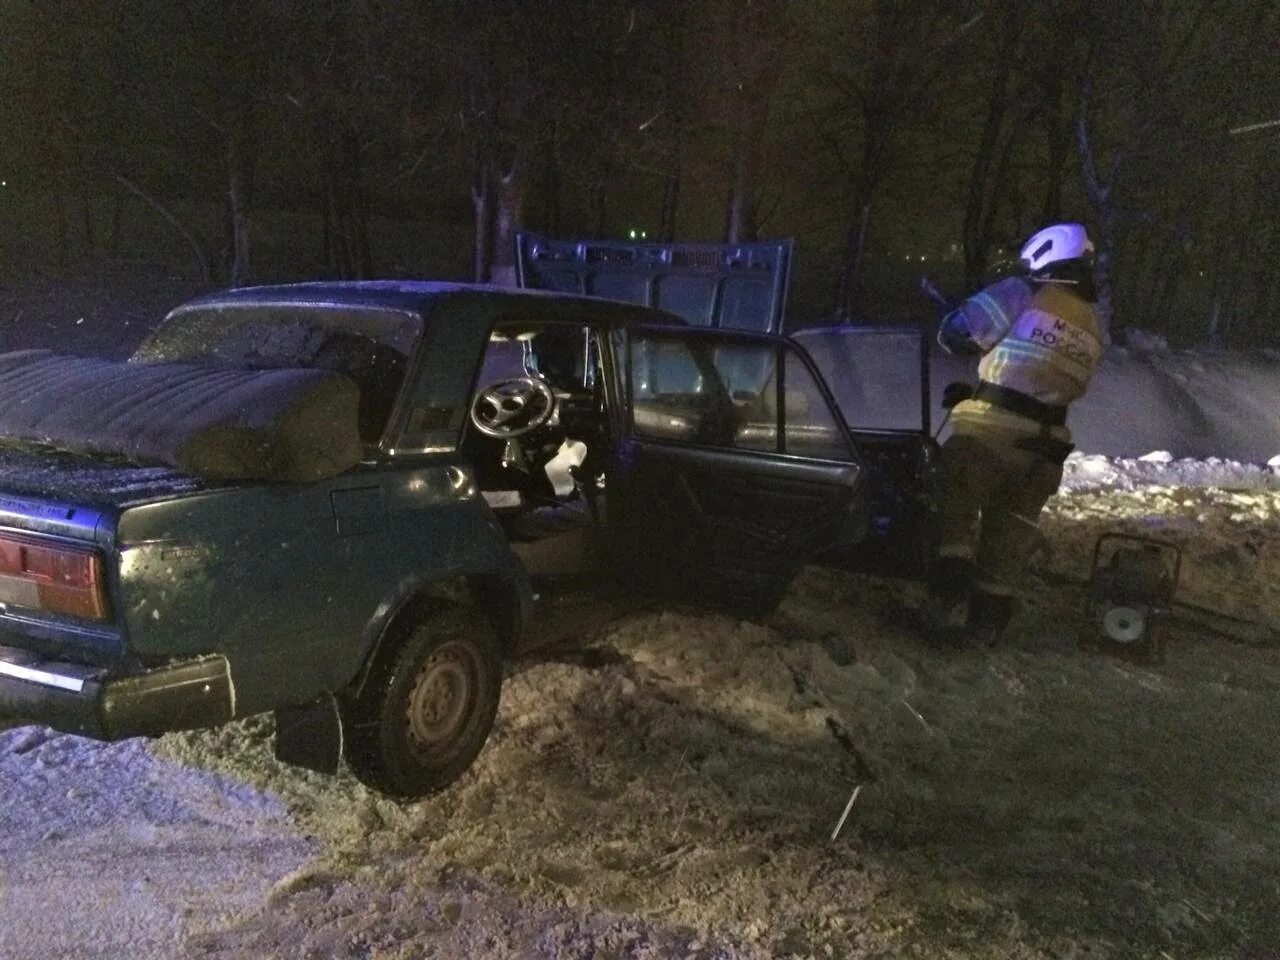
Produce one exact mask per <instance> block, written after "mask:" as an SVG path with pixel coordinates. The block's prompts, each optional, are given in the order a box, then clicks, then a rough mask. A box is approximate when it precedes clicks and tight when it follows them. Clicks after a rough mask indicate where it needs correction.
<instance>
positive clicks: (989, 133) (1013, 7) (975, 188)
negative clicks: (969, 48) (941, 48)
mask: <svg viewBox="0 0 1280 960" xmlns="http://www.w3.org/2000/svg"><path fill="white" fill-rule="evenodd" d="M1018 14H1019V7H1018V4H1017V3H1012V2H1008V0H1006V4H1005V9H1004V19H1003V22H1002V25H1001V29H1000V44H999V47H998V49H997V53H996V63H995V74H994V76H993V78H992V81H991V97H990V99H989V100H988V101H987V117H986V121H985V122H984V123H983V125H982V137H981V138H980V140H979V142H978V152H977V154H976V155H975V156H974V158H973V167H972V169H971V170H970V173H969V197H968V201H967V202H966V204H965V211H964V273H965V282H966V285H967V287H968V289H970V290H973V289H976V288H977V287H978V286H979V285H980V283H981V281H982V276H983V274H984V273H985V272H986V268H987V248H988V244H989V241H988V234H989V232H990V230H989V228H990V223H991V208H992V207H993V206H994V205H995V203H996V196H995V194H996V192H997V191H996V190H995V188H994V186H993V184H992V179H993V177H992V167H993V165H994V164H995V160H996V157H995V153H996V147H997V145H998V144H999V142H1000V132H1001V129H1002V128H1003V126H1004V118H1005V114H1006V113H1007V112H1008V107H1009V71H1010V67H1011V64H1012V62H1013V52H1014V47H1015V45H1016V44H1017V40H1018V32H1019V26H1020V21H1019V16H1018Z"/></svg>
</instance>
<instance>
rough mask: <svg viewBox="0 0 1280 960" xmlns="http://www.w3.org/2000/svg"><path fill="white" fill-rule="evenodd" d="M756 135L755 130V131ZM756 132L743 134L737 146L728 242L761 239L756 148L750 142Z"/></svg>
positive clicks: (726, 233) (728, 205)
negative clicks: (758, 222)
mask: <svg viewBox="0 0 1280 960" xmlns="http://www.w3.org/2000/svg"><path fill="white" fill-rule="evenodd" d="M753 132H754V131H753ZM751 138H752V133H749V132H747V131H741V132H740V134H739V137H738V140H737V143H736V144H735V145H734V151H733V174H732V176H731V178H730V181H729V198H728V202H727V203H726V205H725V206H726V209H725V224H724V242H725V243H743V242H750V241H752V240H756V239H758V226H757V223H756V209H757V202H758V199H757V197H756V182H755V181H756V165H757V161H756V156H755V155H756V149H755V148H754V147H753V145H752V144H751V143H750V142H749V140H750V139H751Z"/></svg>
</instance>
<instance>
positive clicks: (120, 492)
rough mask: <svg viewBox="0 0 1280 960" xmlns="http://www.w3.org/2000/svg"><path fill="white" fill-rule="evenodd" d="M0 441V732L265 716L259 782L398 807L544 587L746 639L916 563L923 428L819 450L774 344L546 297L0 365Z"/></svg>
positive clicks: (287, 325) (815, 380)
mask: <svg viewBox="0 0 1280 960" xmlns="http://www.w3.org/2000/svg"><path fill="white" fill-rule="evenodd" d="M76 361H80V362H79V363H77V362H76ZM6 363H8V366H6ZM36 369H39V370H41V371H43V372H41V373H38V374H36V373H33V372H32V371H33V370H36ZM16 397H25V398H28V399H29V400H30V402H29V403H25V404H24V403H18V402H15V401H14V398H16ZM317 398H319V399H317ZM25 408H34V409H35V410H36V412H35V413H34V414H31V415H28V414H27V413H24V409H25ZM264 411H265V412H264ZM0 436H3V437H4V438H5V439H4V440H3V441H0V721H5V722H10V723H12V722H20V721H27V722H38V723H43V724H47V725H50V726H52V727H55V728H57V729H59V730H63V731H67V732H72V733H77V734H81V735H85V736H90V737H95V738H99V739H106V740H114V739H120V738H124V737H130V736H136V735H155V734H159V733H163V732H165V731H171V730H181V729H193V728H201V727H211V726H217V725H221V724H224V723H227V722H229V721H232V720H235V719H237V718H241V717H246V716H250V715H253V714H258V713H264V712H267V711H274V712H275V714H276V720H277V725H276V726H277V752H278V755H279V756H280V757H281V758H282V759H285V760H288V761H291V762H295V763H299V764H302V765H304V766H308V767H311V768H314V769H319V770H326V771H333V770H335V769H336V768H337V766H338V763H339V759H340V757H345V759H346V760H347V762H348V764H349V766H350V768H351V769H352V771H353V772H354V773H355V774H356V775H357V776H358V777H359V778H360V779H362V780H363V781H364V782H366V783H367V784H369V785H371V786H372V787H374V788H376V789H379V790H381V791H385V792H387V793H390V794H393V795H398V796H404V797H412V796H420V795H423V794H426V793H429V792H431V791H433V790H437V789H439V788H441V787H443V786H445V785H446V784H448V783H450V782H451V781H452V780H454V779H455V778H456V777H458V776H459V775H460V774H461V773H462V772H463V771H464V770H465V769H466V768H467V767H468V766H469V765H470V763H471V762H472V761H473V760H474V758H475V757H476V755H477V754H478V753H479V751H480V749H481V747H482V746H483V744H484V742H485V740H486V738H487V736H488V734H489V731H490V728H491V726H492V724H493V720H494V716H495V712H496V709H497V705H498V699H499V693H500V688H501V683H502V675H503V665H504V661H505V660H507V659H508V658H511V657H513V656H515V655H517V654H518V653H519V652H520V651H521V650H522V649H523V648H524V646H526V645H527V644H528V643H529V642H530V638H534V637H536V636H537V635H538V633H539V627H540V626H543V625H545V623H544V621H546V620H549V619H553V616H554V613H553V612H552V613H547V612H546V611H547V610H548V609H550V610H552V611H554V608H553V607H552V606H551V605H552V603H553V600H554V598H555V596H556V595H557V591H558V590H561V589H564V588H565V587H564V585H570V584H571V585H572V586H573V589H576V590H580V589H583V587H584V585H587V586H588V587H589V588H590V589H593V590H598V591H601V592H602V593H603V594H605V595H607V596H608V597H610V598H612V600H613V601H614V602H615V603H621V604H623V605H625V604H626V603H629V602H630V603H634V602H640V601H644V600H651V599H652V598H653V597H655V596H665V595H670V596H678V597H683V598H685V599H696V600H697V601H698V602H710V603H714V604H716V605H717V606H720V607H722V608H726V609H731V610H734V611H737V612H742V613H748V614H753V615H757V614H761V613H764V612H767V611H768V610H769V609H771V608H772V607H773V606H774V605H776V604H777V602H778V600H779V599H780V597H781V596H782V594H783V591H784V590H785V587H786V584H787V582H788V581H789V580H790V579H791V577H792V576H793V575H794V574H795V573H796V571H797V570H798V569H799V568H800V566H801V565H802V564H804V563H806V562H810V561H812V560H814V559H819V560H824V561H827V562H836V563H841V564H844V565H846V566H852V567H856V568H863V569H877V570H890V569H899V568H901V569H906V568H908V567H910V566H911V564H912V563H915V562H917V561H919V559H920V558H921V557H922V556H923V555H924V553H923V551H925V550H926V549H927V546H926V545H925V544H924V541H925V540H926V539H927V537H925V532H926V531H927V523H925V522H924V520H925V518H927V510H928V507H927V504H928V498H927V496H925V495H924V494H923V492H922V490H921V487H920V477H921V475H922V474H921V470H920V464H919V463H918V462H917V461H918V460H919V459H920V458H922V457H924V458H927V457H928V456H929V443H928V436H927V431H926V432H925V433H923V434H922V433H921V431H920V430H918V429H917V430H903V431H897V432H894V431H884V430H871V431H865V432H860V431H851V430H850V429H849V427H848V425H847V424H846V423H845V421H844V419H843V418H842V417H841V416H840V414H839V413H838V412H837V409H836V406H835V404H834V402H833V399H832V396H831V393H830V391H829V390H828V388H827V386H826V384H825V383H824V382H823V378H822V377H821V375H820V374H819V373H818V371H817V368H816V367H815V365H814V363H813V362H812V360H811V359H810V357H809V355H808V354H807V352H806V351H805V350H804V349H802V348H801V347H800V346H799V345H798V344H796V343H795V342H793V341H791V340H788V339H786V338H784V337H780V336H777V335H774V334H767V333H752V332H745V331H736V330H727V329H716V328H713V327H707V326H691V325H689V324H688V323H687V322H685V321H684V320H682V319H681V318H680V317H678V316H676V315H674V314H672V313H669V312H666V311H663V310H660V309H655V308H651V307H646V306H641V305H637V304H628V303H622V302H618V301H612V300H605V299H599V298H593V297H586V296H580V295H575V294H560V293H539V292H532V291H518V290H501V289H497V288H492V287H483V286H468V285H457V284H445V283H428V282H393V281H374V282H352V283H308V284H296V285H284V286H270V287H258V288H245V289H236V290H231V291H227V292H223V293H217V294H212V295H209V296H205V297H202V298H199V299H197V300H194V301H192V302H190V303H186V304H184V305H182V306H180V307H178V308H177V309H175V310H174V311H172V312H171V313H170V315H169V316H168V318H167V319H166V321H165V322H164V323H163V324H162V325H161V326H160V327H158V328H157V329H156V330H155V331H154V332H153V333H152V334H151V335H150V337H149V338H148V339H147V340H146V341H145V342H144V343H143V344H142V346H141V347H140V348H139V350H138V351H137V353H136V354H135V355H134V357H133V358H132V359H131V360H130V361H129V362H127V363H112V362H110V361H92V362H91V361H85V360H84V359H83V358H59V357H56V356H48V355H40V356H21V357H19V356H16V355H5V356H0Z"/></svg>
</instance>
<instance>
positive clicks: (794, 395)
mask: <svg viewBox="0 0 1280 960" xmlns="http://www.w3.org/2000/svg"><path fill="white" fill-rule="evenodd" d="M784 372H785V376H784V377H783V383H784V384H785V385H786V389H785V396H784V398H783V399H784V400H785V403H784V404H783V410H784V411H785V417H784V425H783V437H784V439H785V441H786V443H785V448H786V452H787V453H789V454H791V455H793V456H797V457H814V458H816V459H820V460H848V459H849V444H848V442H847V440H846V439H845V436H844V433H843V431H841V429H840V427H839V425H838V424H837V423H836V418H835V414H834V413H833V412H832V410H831V407H830V405H829V404H828V403H827V400H826V398H825V397H824V396H823V395H822V390H821V389H819V387H818V383H817V380H815V379H814V376H813V374H812V373H811V372H810V371H809V368H808V367H807V366H806V365H805V363H804V361H802V360H801V359H800V355H799V354H798V353H797V352H796V351H795V350H793V349H790V348H788V349H787V350H786V366H785V370H784Z"/></svg>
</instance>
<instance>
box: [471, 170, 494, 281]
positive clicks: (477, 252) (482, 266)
mask: <svg viewBox="0 0 1280 960" xmlns="http://www.w3.org/2000/svg"><path fill="white" fill-rule="evenodd" d="M491 195H492V179H491V178H490V176H489V166H488V163H487V162H485V161H484V160H483V159H481V158H479V157H477V158H476V161H475V172H474V174H473V179H472V182H471V230H472V234H471V277H472V279H473V280H475V282H476V283H486V282H487V281H488V280H489V267H490V261H491V257H490V247H489V242H490V240H491V239H492V231H493V220H492V217H493V210H492V207H491V203H490V201H491Z"/></svg>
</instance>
